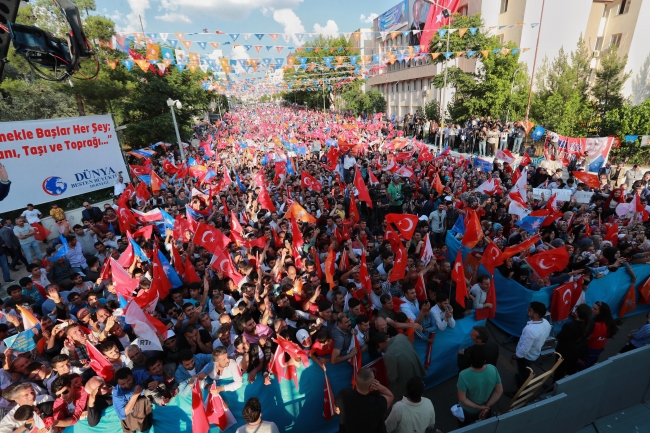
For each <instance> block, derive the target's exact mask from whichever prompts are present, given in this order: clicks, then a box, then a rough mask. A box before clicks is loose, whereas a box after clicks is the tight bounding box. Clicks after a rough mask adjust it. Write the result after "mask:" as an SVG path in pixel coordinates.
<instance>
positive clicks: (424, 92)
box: [422, 90, 429, 98]
mask: <svg viewBox="0 0 650 433" xmlns="http://www.w3.org/2000/svg"><path fill="white" fill-rule="evenodd" d="M422 96H425V97H427V98H428V97H429V90H423V91H422Z"/></svg>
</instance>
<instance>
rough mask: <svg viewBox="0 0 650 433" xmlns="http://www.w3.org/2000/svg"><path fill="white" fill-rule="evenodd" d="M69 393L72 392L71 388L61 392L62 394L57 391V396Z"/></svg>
mask: <svg viewBox="0 0 650 433" xmlns="http://www.w3.org/2000/svg"><path fill="white" fill-rule="evenodd" d="M68 394H70V390H69V389H66V390H65V391H63V392H61V393H60V394H59V393H57V394H56V396H57V397H61V396H64V395H68Z"/></svg>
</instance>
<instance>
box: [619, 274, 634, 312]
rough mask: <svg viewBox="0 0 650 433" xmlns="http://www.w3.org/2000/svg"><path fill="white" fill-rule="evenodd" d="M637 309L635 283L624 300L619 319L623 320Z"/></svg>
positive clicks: (631, 285)
mask: <svg viewBox="0 0 650 433" xmlns="http://www.w3.org/2000/svg"><path fill="white" fill-rule="evenodd" d="M635 308H636V293H634V283H632V284H630V288H629V289H627V292H626V293H625V297H624V298H623V304H622V305H621V309H620V311H619V312H618V317H619V318H621V319H622V318H623V317H625V315H626V314H628V313H631V312H632V311H634V309H635Z"/></svg>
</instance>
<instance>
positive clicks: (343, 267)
mask: <svg viewBox="0 0 650 433" xmlns="http://www.w3.org/2000/svg"><path fill="white" fill-rule="evenodd" d="M348 269H350V257H349V256H348V253H347V250H345V249H343V250H341V260H339V271H341V272H345V271H347V270H348Z"/></svg>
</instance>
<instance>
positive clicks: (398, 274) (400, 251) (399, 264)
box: [388, 242, 408, 283]
mask: <svg viewBox="0 0 650 433" xmlns="http://www.w3.org/2000/svg"><path fill="white" fill-rule="evenodd" d="M407 262H408V256H407V254H406V249H405V248H404V245H402V243H401V242H400V243H399V244H398V245H397V250H396V252H395V265H394V266H393V269H392V272H391V273H390V278H389V279H388V281H389V282H391V283H392V282H394V281H401V280H403V279H404V276H405V275H406V265H407Z"/></svg>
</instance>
